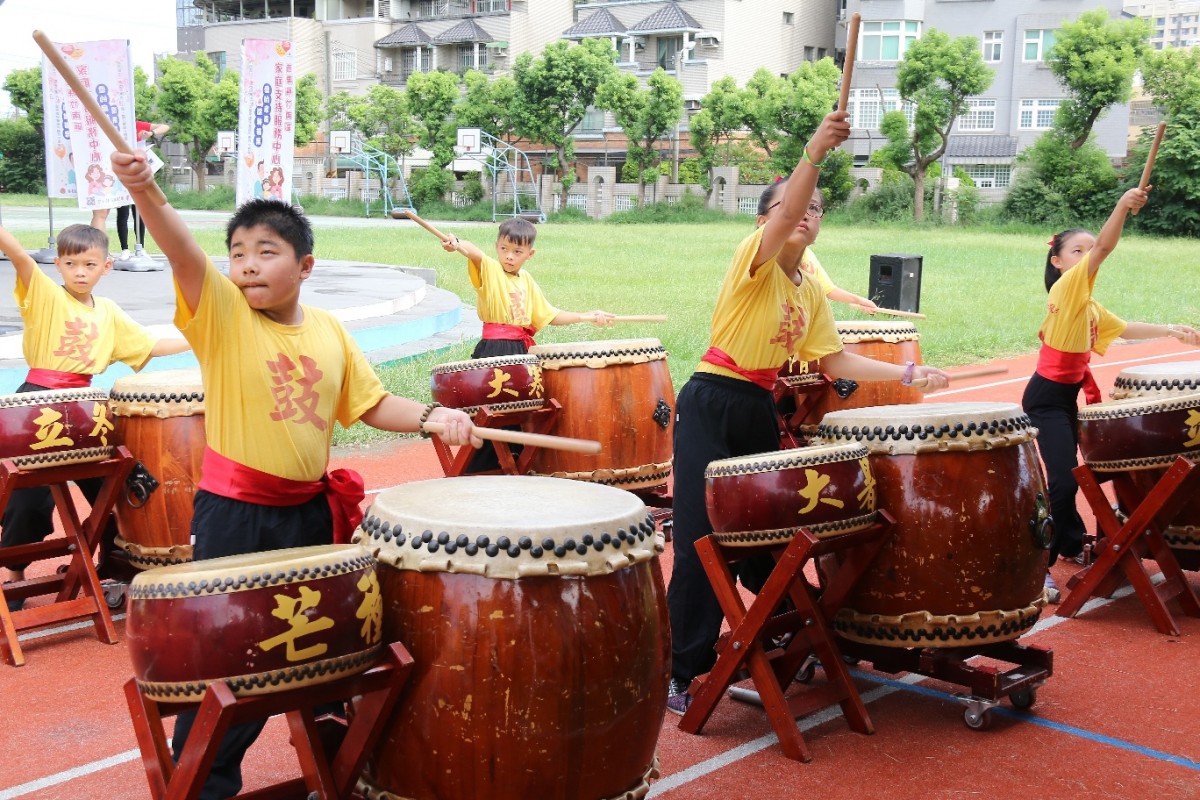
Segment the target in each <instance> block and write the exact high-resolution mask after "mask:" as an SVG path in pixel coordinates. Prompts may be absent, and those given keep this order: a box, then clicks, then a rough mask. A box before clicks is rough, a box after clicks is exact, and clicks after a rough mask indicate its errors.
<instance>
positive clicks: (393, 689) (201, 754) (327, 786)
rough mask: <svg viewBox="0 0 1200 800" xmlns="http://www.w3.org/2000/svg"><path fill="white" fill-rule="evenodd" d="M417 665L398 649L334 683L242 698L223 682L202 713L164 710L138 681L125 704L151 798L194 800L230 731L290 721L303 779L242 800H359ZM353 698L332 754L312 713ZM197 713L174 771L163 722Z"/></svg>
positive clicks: (173, 706)
mask: <svg viewBox="0 0 1200 800" xmlns="http://www.w3.org/2000/svg"><path fill="white" fill-rule="evenodd" d="M412 665H413V660H412V657H411V656H410V655H409V654H408V651H407V650H405V649H404V646H403V645H402V644H399V643H394V644H392V645H390V646H389V647H388V648H387V649H386V650H385V655H384V659H383V661H382V663H380V664H378V665H376V666H374V667H372V668H371V669H369V670H367V671H366V672H361V673H358V674H355V675H348V676H344V677H341V678H338V679H337V680H335V681H332V682H328V683H322V684H317V685H310V686H301V687H297V688H293V689H286V690H283V691H279V692H275V693H272V694H264V695H254V696H248V697H237V696H235V694H234V689H233V688H232V687H230V685H229V684H228V683H226V682H225V681H217V682H215V683H212V684H210V685H209V686H208V689H207V690H206V692H205V694H204V699H203V700H202V701H201V702H200V704H199V706H198V708H197V706H196V705H195V704H180V703H162V704H160V703H159V702H158V701H156V700H153V699H151V698H148V697H146V696H145V695H144V694H143V693H142V691H141V690H140V689H139V688H138V682H137V680H136V679H132V678H131V679H130V680H129V681H128V682H127V683H126V684H125V700H126V702H127V703H128V704H129V713H130V715H131V717H132V718H133V728H134V732H135V733H136V734H137V740H138V748H139V749H140V750H141V752H142V765H143V767H145V770H146V780H147V781H148V782H149V784H150V796H151V797H152V798H153V799H154V800H195V798H197V797H199V796H200V790H201V789H202V788H203V786H204V782H205V780H206V779H207V777H208V773H209V770H210V769H212V764H213V760H214V759H215V758H216V755H217V747H218V746H219V745H220V743H221V740H222V739H223V738H224V736H225V733H226V731H228V730H229V728H230V727H232V726H233V725H237V724H239V723H243V722H248V721H250V720H257V719H265V718H266V717H269V716H273V715H275V714H285V715H286V716H287V723H288V728H289V729H290V730H291V734H292V744H293V746H294V747H295V748H296V755H297V757H298V758H299V761H300V771H301V774H302V776H303V777H300V778H295V779H292V780H290V781H284V782H283V783H279V784H276V785H274V786H269V787H266V788H264V789H259V790H256V791H252V792H244V793H242V794H239V795H238V797H242V798H251V797H253V798H259V800H266V798H279V800H283V799H284V798H295V797H305V796H307V797H317V798H321V799H322V800H333V799H334V798H336V800H349V798H351V797H354V796H356V795H354V788H355V785H356V783H357V781H358V779H359V774H360V773H361V772H362V768H363V765H364V764H365V763H366V760H367V755H368V754H369V752H370V750H371V748H372V747H373V746H374V745H375V743H376V741H377V740H378V739H379V736H380V734H381V733H382V732H383V728H384V725H385V723H386V722H387V720H388V717H389V715H390V714H391V712H392V709H393V708H394V707H395V705H396V700H397V699H398V698H399V696H400V692H401V690H402V689H403V688H404V685H405V683H406V681H407V680H408V675H409V672H410V670H411V669H412ZM350 698H354V700H353V709H354V714H353V719H351V721H350V725H349V727H348V728H346V729H345V738H344V739H342V742H341V745H340V746H339V747H338V748H337V751H336V752H335V753H327V752H326V751H325V748H324V746H323V745H322V740H321V737H320V734H319V730H318V727H319V725H318V723H317V721H316V720H315V719H314V717H313V707H314V706H317V705H321V704H327V703H331V702H336V701H340V700H348V699H350ZM193 708H197V710H198V713H197V716H196V722H195V725H194V726H193V728H192V733H191V736H190V737H189V738H188V741H187V744H186V745H185V746H184V748H183V753H182V754H181V757H180V759H179V763H178V764H177V765H176V764H173V763H172V760H171V753H170V750H168V749H167V739H166V733H165V731H164V730H163V724H162V719H163V717H164V716H169V715H172V714H177V713H179V712H180V711H183V710H186V709H193Z"/></svg>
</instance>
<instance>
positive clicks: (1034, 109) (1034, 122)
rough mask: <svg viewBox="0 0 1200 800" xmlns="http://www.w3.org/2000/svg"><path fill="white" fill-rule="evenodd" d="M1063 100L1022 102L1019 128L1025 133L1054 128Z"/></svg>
mask: <svg viewBox="0 0 1200 800" xmlns="http://www.w3.org/2000/svg"><path fill="white" fill-rule="evenodd" d="M1061 102H1062V100H1022V101H1021V113H1020V117H1019V120H1018V122H1017V128H1018V129H1019V130H1023V131H1046V130H1050V128H1052V127H1054V114H1055V112H1057V111H1058V104H1059V103H1061Z"/></svg>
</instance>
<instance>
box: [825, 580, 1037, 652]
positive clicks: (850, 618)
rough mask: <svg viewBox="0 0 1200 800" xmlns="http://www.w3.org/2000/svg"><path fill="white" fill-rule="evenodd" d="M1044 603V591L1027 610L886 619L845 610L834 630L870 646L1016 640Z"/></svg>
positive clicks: (914, 614) (835, 621) (921, 613)
mask: <svg viewBox="0 0 1200 800" xmlns="http://www.w3.org/2000/svg"><path fill="white" fill-rule="evenodd" d="M1045 604H1046V595H1045V590H1043V592H1042V596H1041V598H1039V599H1036V600H1034V601H1033V603H1032V604H1030V605H1028V606H1026V607H1024V608H1019V609H1013V610H1004V609H998V610H994V611H977V612H974V613H972V614H963V615H955V614H949V615H945V616H938V615H934V614H930V613H929V612H928V611H914V612H909V613H907V614H902V615H900V616H883V615H881V614H864V613H861V612H856V611H854V610H853V609H850V608H843V609H842V610H841V611H839V612H838V613H837V615H836V616H835V617H834V619H833V629H834V630H835V631H837V632H838V633H839V634H840V635H842V636H844V637H846V638H847V639H851V640H854V641H861V642H866V643H868V644H870V643H873V642H911V643H913V644H931V643H936V642H961V641H975V642H979V641H988V640H1003V639H1015V638H1017V637H1018V636H1020V635H1021V634H1022V633H1024V632H1025V631H1027V630H1029V629H1030V628H1032V627H1033V626H1034V624H1036V623H1037V621H1038V618H1039V617H1040V616H1041V613H1042V607H1043V606H1044V605H1045Z"/></svg>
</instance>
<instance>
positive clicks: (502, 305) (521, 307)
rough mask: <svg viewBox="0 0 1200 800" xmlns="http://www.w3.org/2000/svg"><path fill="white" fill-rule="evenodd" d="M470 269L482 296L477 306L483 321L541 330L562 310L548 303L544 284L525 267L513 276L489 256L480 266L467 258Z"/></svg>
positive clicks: (473, 282)
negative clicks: (540, 283)
mask: <svg viewBox="0 0 1200 800" xmlns="http://www.w3.org/2000/svg"><path fill="white" fill-rule="evenodd" d="M467 268H468V271H469V273H470V276H471V285H473V286H474V287H475V294H476V295H477V296H478V298H479V299H478V302H477V303H476V307H477V309H478V312H479V319H480V320H481V321H483V322H496V323H500V324H502V325H517V326H519V327H522V328H533V329H534V330H535V331H540V330H541V329H542V328H544V327H546V326H547V325H549V324H550V320H552V319H554V318H555V317H557V316H558V313H559V309H557V308H555V307H554V306H552V305H550V304H549V303H548V302H546V297H545V295H543V294H542V290H541V287H539V286H538V285H537V281H535V280H534V279H533V276H532V275H530V274H529V273H528V272H526V271H525V270H523V269H521V270H517V273H516V274H515V275H510V274H508V273H507V272H505V271H504V267H502V266H500V262H499V261H497V260H496V259H494V258H489V257H488V256H484V257H483V259H482V261H481V262H480V264H479V266H475V262H473V261H471V260H470V259H467Z"/></svg>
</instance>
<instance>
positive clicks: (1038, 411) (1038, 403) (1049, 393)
mask: <svg viewBox="0 0 1200 800" xmlns="http://www.w3.org/2000/svg"><path fill="white" fill-rule="evenodd" d="M1081 385H1082V384H1079V383H1059V382H1058V381H1052V380H1050V379H1049V378H1044V377H1042V376H1041V375H1039V374H1037V373H1036V372H1035V373H1034V374H1033V377H1032V378H1030V379H1029V383H1028V384H1027V385H1026V386H1025V394H1024V395H1023V396H1022V398H1021V405H1022V407H1024V409H1025V413H1026V414H1027V415H1029V419H1030V421H1032V422H1033V425H1034V427H1035V428H1037V429H1038V437H1037V444H1038V452H1039V453H1040V454H1041V456H1042V463H1043V464H1045V465H1046V483H1047V484H1048V487H1049V490H1050V516H1051V517H1052V518H1053V520H1054V538H1053V539H1052V540H1051V542H1050V563H1051V564H1053V563H1054V562H1055V561H1056V560H1057V558H1058V556H1066V557H1068V558H1069V557H1072V556H1076V555H1079V553H1080V552H1081V551H1082V550H1083V535H1084V533H1085V531H1086V528H1085V526H1084V524H1083V518H1082V517H1081V516H1079V509H1078V507H1077V506H1076V503H1075V496H1076V495H1077V494H1078V492H1079V484H1078V482H1076V480H1075V476H1074V475H1073V474H1072V473H1071V470H1073V469H1075V467H1077V466H1079V456H1078V452H1079V406H1078V401H1077V398H1078V397H1079V389H1080V386H1081Z"/></svg>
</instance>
